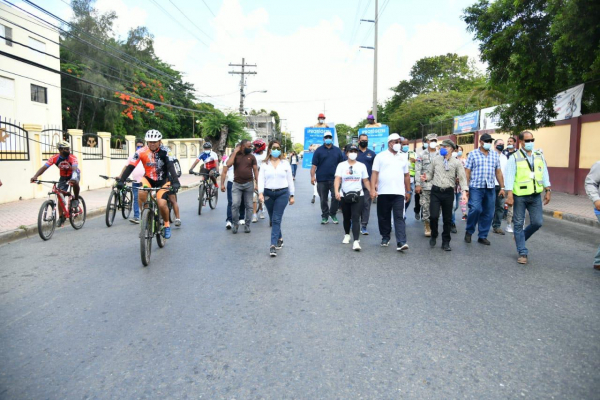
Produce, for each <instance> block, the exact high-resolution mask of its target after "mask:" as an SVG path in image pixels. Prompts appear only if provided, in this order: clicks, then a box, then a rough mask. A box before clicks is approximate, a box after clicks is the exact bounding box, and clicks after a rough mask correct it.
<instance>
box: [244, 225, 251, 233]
mask: <svg viewBox="0 0 600 400" xmlns="http://www.w3.org/2000/svg"><path fill="white" fill-rule="evenodd" d="M244 233H250V225H244Z"/></svg>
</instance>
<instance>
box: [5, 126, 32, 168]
mask: <svg viewBox="0 0 600 400" xmlns="http://www.w3.org/2000/svg"><path fill="white" fill-rule="evenodd" d="M0 161H29V132H27V131H26V130H25V129H23V128H21V126H20V125H19V124H18V123H17V122H16V121H13V120H10V119H9V120H6V119H5V120H4V121H2V120H0Z"/></svg>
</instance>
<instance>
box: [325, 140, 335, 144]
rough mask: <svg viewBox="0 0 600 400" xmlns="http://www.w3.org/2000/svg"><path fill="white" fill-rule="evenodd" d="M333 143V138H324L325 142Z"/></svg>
mask: <svg viewBox="0 0 600 400" xmlns="http://www.w3.org/2000/svg"><path fill="white" fill-rule="evenodd" d="M331 143H333V139H325V144H331Z"/></svg>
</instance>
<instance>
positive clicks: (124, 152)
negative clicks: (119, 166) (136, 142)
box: [110, 136, 129, 160]
mask: <svg viewBox="0 0 600 400" xmlns="http://www.w3.org/2000/svg"><path fill="white" fill-rule="evenodd" d="M110 158H112V159H116V160H126V159H127V158H129V153H128V149H127V140H126V139H125V137H124V136H112V137H111V138H110Z"/></svg>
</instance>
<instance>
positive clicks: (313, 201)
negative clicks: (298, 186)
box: [310, 196, 315, 204]
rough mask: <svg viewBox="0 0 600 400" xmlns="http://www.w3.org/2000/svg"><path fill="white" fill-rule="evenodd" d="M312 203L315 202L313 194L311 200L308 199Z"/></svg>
mask: <svg viewBox="0 0 600 400" xmlns="http://www.w3.org/2000/svg"><path fill="white" fill-rule="evenodd" d="M310 202H311V203H312V204H315V196H313V198H312V200H311V201H310Z"/></svg>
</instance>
